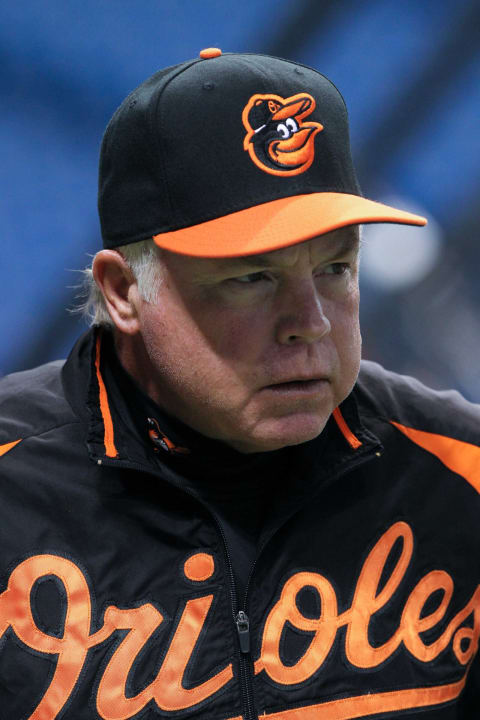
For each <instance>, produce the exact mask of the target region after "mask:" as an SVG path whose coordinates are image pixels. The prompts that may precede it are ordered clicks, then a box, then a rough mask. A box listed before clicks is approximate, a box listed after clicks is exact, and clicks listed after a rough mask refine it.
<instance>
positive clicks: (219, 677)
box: [0, 331, 480, 720]
mask: <svg viewBox="0 0 480 720" xmlns="http://www.w3.org/2000/svg"><path fill="white" fill-rule="evenodd" d="M97 335H98V337H97ZM101 351H102V345H101V338H100V335H99V334H98V333H97V334H96V333H95V332H94V331H90V332H89V333H87V334H86V335H85V336H84V337H83V338H82V339H81V340H80V341H79V342H78V343H77V345H76V347H75V348H74V350H73V352H72V354H71V356H70V357H69V359H68V361H67V362H66V364H63V363H61V362H56V363H51V364H49V365H46V366H43V367H40V368H37V369H35V370H31V371H28V372H24V373H18V374H16V375H12V376H9V377H6V378H4V379H3V380H2V381H1V383H0V480H1V490H2V498H1V503H0V532H1V545H0V573H1V575H0V592H1V593H2V594H1V595H0V635H1V636H2V639H1V641H0V642H1V644H0V717H1V718H8V720H24V719H25V720H26V719H27V718H31V719H32V720H53V718H69V719H74V720H87V719H88V720H93V719H94V718H95V719H97V718H102V719H103V720H126V718H133V717H135V718H142V719H144V718H149V719H150V718H151V719H152V720H153V719H154V718H157V717H158V718H160V717H163V718H177V717H178V718H198V720H207V719H208V720H227V719H228V720H229V719H230V718H235V719H239V720H240V718H242V717H243V718H245V720H252V719H253V718H257V717H258V716H260V717H262V718H268V720H320V719H326V720H348V719H349V718H360V717H361V718H364V717H365V718H370V717H373V718H376V719H377V718H387V717H388V718H396V717H408V718H409V720H414V719H416V718H419V719H420V718H422V720H426V718H427V717H428V718H430V717H431V718H435V720H447V719H448V720H453V719H454V718H455V719H458V720H459V719H461V720H466V719H467V718H468V719H470V718H477V717H478V716H479V712H480V673H479V669H478V661H477V660H475V657H474V656H475V653H476V650H477V645H478V637H479V633H480V585H479V582H480V572H479V557H480V553H479V541H480V521H479V510H480V502H479V492H480V449H479V444H480V410H479V408H478V407H476V406H473V405H470V404H469V403H467V402H466V401H465V400H463V399H462V398H461V397H460V396H459V395H458V394H457V393H454V392H443V393H437V392H433V391H431V390H428V389H427V388H425V387H424V386H422V385H421V384H420V383H418V382H417V381H415V380H413V379H411V378H405V377H400V376H398V375H395V374H392V373H389V372H386V371H385V370H383V369H382V368H381V367H380V366H378V365H376V364H373V363H369V362H366V363H364V364H363V366H362V370H361V373H360V377H359V380H358V382H357V384H356V386H355V388H354V391H353V392H352V394H351V395H350V397H349V398H347V400H346V401H345V402H344V403H342V405H341V407H340V408H339V410H337V411H336V412H335V413H334V416H332V418H331V419H330V421H329V423H328V425H327V428H326V429H325V431H324V433H322V436H323V442H322V436H320V438H319V439H317V440H313V441H311V442H308V443H305V444H304V445H300V446H297V447H296V448H292V449H291V450H290V453H289V459H290V460H289V463H287V464H286V465H285V469H284V471H283V472H282V473H279V474H281V475H282V477H279V478H278V484H277V483H274V484H272V485H271V486H270V487H271V499H270V503H269V505H270V507H269V514H268V516H267V519H266V520H265V523H264V527H263V529H262V532H261V536H260V539H259V551H258V555H257V559H256V562H255V565H254V567H253V568H252V572H251V574H250V579H249V581H248V587H247V589H246V596H245V597H240V598H239V597H237V592H236V588H235V582H234V573H233V571H232V566H231V562H230V555H231V553H230V552H229V550H228V548H227V546H226V543H225V534H224V532H223V529H222V527H221V520H220V521H219V519H218V517H215V516H214V515H213V514H212V512H211V509H210V508H209V507H207V506H206V504H205V502H203V501H200V500H199V499H198V497H196V495H195V492H194V491H192V489H191V487H190V486H187V485H186V483H185V478H184V476H183V475H184V473H183V472H182V467H183V466H182V463H183V462H185V457H186V454H185V451H184V450H182V448H178V447H176V446H175V443H173V442H172V441H171V439H169V438H168V437H166V436H164V435H163V434H162V431H161V430H160V427H159V425H158V424H156V423H155V422H152V420H153V421H154V420H155V418H153V419H151V420H150V422H149V423H148V422H147V421H146V425H145V433H144V434H143V435H142V433H141V432H138V433H136V432H135V431H132V429H131V428H132V426H131V425H129V423H128V420H127V418H126V414H128V412H129V410H128V407H125V404H123V405H122V403H121V402H119V400H118V398H117V399H115V398H112V397H111V396H109V393H108V388H106V386H105V382H104V372H103V367H102V359H101ZM137 426H138V425H135V427H137ZM325 438H327V441H325ZM187 449H188V448H187ZM192 458H193V460H192ZM192 461H193V462H194V456H192V455H191V454H190V455H189V456H188V462H192Z"/></svg>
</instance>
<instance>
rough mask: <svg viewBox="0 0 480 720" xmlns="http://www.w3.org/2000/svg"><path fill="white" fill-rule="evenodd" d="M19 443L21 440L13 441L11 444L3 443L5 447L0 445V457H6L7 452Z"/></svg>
mask: <svg viewBox="0 0 480 720" xmlns="http://www.w3.org/2000/svg"><path fill="white" fill-rule="evenodd" d="M19 442H22V438H20V440H14V441H13V442H9V443H5V445H0V457H2V455H6V454H7V452H8V451H9V450H11V449H12V448H14V447H15V445H18V443H19Z"/></svg>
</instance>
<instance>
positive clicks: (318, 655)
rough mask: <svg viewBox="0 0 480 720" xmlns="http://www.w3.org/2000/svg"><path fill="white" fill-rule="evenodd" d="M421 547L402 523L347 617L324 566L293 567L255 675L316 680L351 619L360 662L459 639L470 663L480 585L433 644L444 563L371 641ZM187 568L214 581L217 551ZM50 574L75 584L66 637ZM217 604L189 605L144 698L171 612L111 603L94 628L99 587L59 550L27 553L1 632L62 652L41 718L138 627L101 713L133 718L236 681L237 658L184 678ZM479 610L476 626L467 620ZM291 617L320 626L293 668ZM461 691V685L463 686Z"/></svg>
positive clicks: (373, 663)
mask: <svg viewBox="0 0 480 720" xmlns="http://www.w3.org/2000/svg"><path fill="white" fill-rule="evenodd" d="M397 540H400V541H401V543H402V549H401V552H400V555H399V557H398V559H397V560H396V562H395V564H394V566H393V569H392V570H391V573H390V575H389V577H388V578H387V580H386V581H385V582H384V583H383V587H382V589H381V590H380V591H379V586H380V581H381V578H382V574H383V572H384V569H385V565H386V563H387V560H388V558H389V555H390V553H391V551H392V548H393V547H394V545H395V543H396V542H397ZM412 550H413V533H412V530H411V528H410V527H409V525H408V524H407V523H405V522H397V523H395V524H394V525H392V526H391V527H390V528H389V529H388V530H387V531H386V532H385V533H384V534H383V535H382V536H381V537H380V539H379V540H378V542H377V543H376V545H375V546H374V547H373V549H372V550H371V551H370V553H369V555H368V557H367V559H366V561H365V563H364V565H363V567H362V569H361V572H360V575H359V578H358V581H357V584H356V588H355V593H354V597H353V601H352V604H351V607H350V608H348V609H347V610H345V611H344V612H342V613H340V614H339V613H338V605H337V597H336V594H335V591H334V589H333V586H332V584H331V583H330V582H329V580H327V578H326V577H324V576H323V575H321V574H318V573H314V572H297V573H295V574H293V575H292V576H291V577H290V578H289V579H288V580H287V581H286V582H285V584H284V586H283V589H282V590H281V593H280V597H279V599H278V601H277V602H276V603H275V604H274V605H273V607H272V608H271V610H270V612H269V613H268V616H267V618H266V621H265V625H264V628H263V636H262V645H261V653H260V657H259V658H258V659H257V661H256V662H255V673H257V674H258V673H260V672H265V673H267V675H268V676H269V677H270V678H271V679H272V680H273V681H274V682H276V683H279V684H281V685H298V683H302V682H304V681H306V680H308V679H309V678H311V677H312V676H313V675H314V673H316V672H318V671H319V670H320V668H321V667H322V664H323V663H324V661H325V659H326V657H327V655H328V654H329V652H330V650H331V648H332V646H333V643H334V640H335V637H336V634H337V630H338V628H340V627H342V626H346V637H345V655H346V658H347V660H348V662H349V663H350V664H351V665H352V666H353V667H357V668H374V667H377V666H378V665H380V664H381V663H383V662H384V661H385V660H386V659H388V658H389V657H390V656H391V655H392V654H393V653H394V652H395V650H397V648H398V647H399V646H400V645H401V644H402V643H403V645H404V648H405V649H406V651H407V652H409V653H410V654H411V655H412V656H414V657H415V658H416V659H417V660H419V661H421V662H424V663H428V662H431V661H433V660H434V659H435V658H436V657H437V656H438V655H439V654H440V653H441V652H442V651H443V650H445V649H446V648H447V646H448V645H449V644H450V643H452V650H453V653H454V655H455V657H456V658H457V660H458V662H459V663H460V665H462V666H465V665H466V664H467V663H468V662H469V661H470V660H471V659H472V657H473V656H474V654H475V653H476V651H477V648H478V638H479V634H480V585H479V586H477V588H476V589H475V591H474V593H473V595H472V597H471V599H470V601H469V602H468V603H467V604H466V605H465V607H464V608H463V609H462V610H461V611H460V612H458V613H457V614H456V615H455V616H454V617H453V618H452V619H451V620H450V622H449V623H448V625H447V627H446V629H445V630H444V632H443V633H442V634H441V635H440V636H439V637H438V638H437V639H436V640H435V641H434V642H432V643H430V644H429V645H427V644H425V643H424V642H423V640H422V638H421V636H420V635H421V633H422V632H424V631H425V630H429V629H431V628H433V627H435V626H436V625H438V623H440V621H441V620H442V619H443V618H444V616H445V614H446V612H447V609H448V607H449V604H450V601H451V598H452V595H453V590H454V587H453V580H452V578H451V576H450V575H449V574H448V573H447V572H445V571H443V570H433V571H431V572H429V573H427V574H426V575H425V576H424V577H422V578H421V579H420V581H419V582H418V583H417V585H416V586H415V587H414V588H413V589H412V591H411V593H410V595H409V597H408V599H407V601H406V603H405V606H404V608H403V612H402V613H401V616H400V617H399V619H398V625H397V627H396V628H395V630H394V632H393V634H392V635H391V637H390V639H389V640H388V641H387V642H385V643H384V644H383V645H381V646H379V647H373V646H372V645H371V644H370V642H369V638H368V630H369V623H370V619H371V618H372V616H373V615H374V614H375V613H377V612H378V611H379V610H380V609H381V608H384V607H385V606H386V605H388V603H389V601H390V600H391V598H392V596H393V595H394V593H395V592H396V590H397V588H398V587H399V585H400V583H401V582H402V580H403V578H404V576H405V574H406V571H407V568H408V566H409V564H410V560H411V556H412ZM184 572H185V575H186V576H187V577H188V578H189V579H190V580H194V581H196V582H199V583H201V582H204V581H205V580H207V579H208V578H209V577H211V576H212V574H213V572H214V560H213V557H212V556H211V555H210V554H208V553H197V554H196V555H194V556H191V557H189V558H188V559H187V560H186V562H185V565H184ZM47 575H50V576H52V575H53V576H55V577H57V578H58V579H59V580H60V581H61V582H62V583H63V585H64V588H65V593H66V597H67V609H66V616H65V622H64V629H63V634H62V636H61V637H56V636H53V635H49V634H47V633H45V632H43V631H42V630H40V629H39V627H38V626H37V625H36V623H35V620H34V617H33V613H32V607H31V599H30V598H31V593H32V589H33V587H34V585H35V583H36V582H37V581H38V580H40V579H41V578H43V577H45V576H47ZM305 587H313V588H315V589H316V591H317V592H318V594H319V596H320V598H321V612H320V616H319V617H318V618H309V617H305V616H304V615H302V613H301V612H300V611H299V609H298V607H297V604H296V597H297V595H298V593H299V592H300V591H301V590H302V589H303V588H305ZM439 591H440V592H441V594H442V600H441V602H440V604H439V605H438V606H437V607H436V609H435V610H434V611H433V612H431V613H430V614H423V613H422V611H423V610H424V608H425V605H426V604H427V601H428V600H429V598H431V597H432V595H433V594H434V593H437V592H439ZM212 601H213V595H212V594H210V595H205V596H203V597H197V598H194V599H190V600H188V601H187V602H186V603H185V607H184V608H183V612H182V614H181V617H180V620H179V622H178V625H177V627H176V629H175V632H174V633H173V636H172V639H171V642H170V646H169V648H168V650H167V652H166V655H165V657H164V660H163V662H162V664H161V667H160V669H159V671H158V674H157V676H156V678H155V680H154V681H153V682H152V683H151V684H150V685H149V686H148V687H146V688H144V690H142V692H140V693H138V694H137V695H136V696H134V697H126V690H125V688H126V683H127V677H128V674H129V672H130V671H131V669H132V667H133V665H134V663H135V661H136V658H137V656H138V655H139V653H140V652H141V650H142V647H143V646H144V645H145V643H146V642H147V641H148V639H149V638H150V637H151V635H152V634H153V633H154V632H155V630H156V629H157V628H158V627H159V626H160V625H161V624H162V622H163V620H164V618H163V616H162V614H161V612H160V611H159V610H157V609H156V608H155V607H154V606H153V605H152V604H149V603H147V604H144V605H142V606H140V607H137V608H132V609H127V610H121V609H119V608H117V607H115V606H109V607H108V608H107V609H106V611H105V614H104V619H103V626H102V627H101V629H100V630H98V631H97V632H95V633H94V634H90V628H91V621H92V617H91V598H90V592H89V588H88V584H87V581H86V579H85V577H84V575H83V573H82V572H81V570H80V569H79V568H78V567H77V565H76V564H75V563H73V562H72V561H71V560H67V559H66V558H64V557H60V556H56V555H35V556H32V557H30V558H28V559H26V560H24V561H23V562H21V563H20V564H19V565H18V566H17V567H16V568H15V569H14V570H13V572H12V573H11V575H10V579H9V582H8V587H7V589H6V590H5V591H4V592H3V593H2V594H1V595H0V635H3V633H5V631H6V630H7V628H8V627H11V628H12V629H13V631H14V633H15V635H16V636H17V638H18V639H19V640H21V642H22V643H24V645H26V646H28V647H29V648H32V649H33V650H35V651H37V652H40V653H46V654H49V655H58V660H57V665H56V670H55V673H54V675H53V677H52V680H51V683H50V685H49V687H48V688H47V690H46V692H45V695H44V696H43V698H42V699H41V701H40V703H39V704H38V706H37V708H36V709H35V711H34V712H33V714H32V715H31V716H30V718H31V720H54V718H55V717H56V716H57V714H58V713H59V712H60V711H61V709H62V707H64V705H65V703H66V702H67V700H68V698H69V696H70V694H71V693H72V691H73V689H74V687H75V685H76V683H77V682H78V681H79V676H80V673H81V671H82V668H83V666H84V664H85V662H86V660H87V654H88V650H89V648H92V647H94V646H96V645H99V644H100V643H102V642H104V641H105V640H106V639H107V638H108V637H110V636H111V635H112V633H114V632H115V631H116V630H119V629H122V630H128V633H127V634H126V635H125V636H124V638H123V639H122V641H121V642H120V644H119V645H118V647H117V649H116V650H115V652H114V654H113V656H112V657H111V659H110V661H109V663H108V665H107V666H106V668H105V670H104V671H103V675H102V677H101V679H100V683H99V687H98V692H97V699H96V703H97V711H98V714H99V715H100V716H101V717H102V718H103V719H104V720H126V719H127V718H130V717H132V716H134V715H136V714H137V713H138V712H140V710H141V709H142V708H144V707H145V706H146V705H147V703H149V702H150V701H152V700H153V701H154V702H155V703H156V704H157V705H158V707H159V708H160V709H162V710H163V711H170V712H175V711H177V710H185V709H187V708H190V707H193V706H194V705H196V704H198V703H200V702H203V701H205V700H206V699H208V698H210V697H213V696H214V695H215V694H216V693H217V692H218V691H219V690H220V689H221V688H224V687H225V686H226V685H227V684H228V683H229V682H230V681H231V680H232V678H233V669H232V664H231V663H229V664H227V665H225V667H223V668H222V669H221V670H219V671H218V672H217V673H216V674H215V675H214V676H212V677H210V678H209V679H208V680H206V681H205V682H203V683H201V684H200V685H197V686H196V687H193V688H190V689H185V688H184V687H183V682H182V681H183V678H184V673H185V669H186V667H187V665H188V663H189V661H190V658H191V657H192V654H193V652H194V650H195V646H196V644H197V640H198V637H199V635H200V632H201V630H202V627H203V625H204V623H205V620H206V618H207V615H208V613H209V610H210V606H211V604H212ZM472 615H473V618H474V621H473V627H461V625H462V623H464V622H465V620H466V619H467V618H468V617H469V616H472ZM287 622H289V623H291V625H293V626H294V627H295V628H298V629H299V630H303V631H310V632H312V633H313V636H312V640H311V642H310V644H309V646H308V648H307V650H306V651H305V653H304V655H303V656H302V657H301V658H300V659H299V660H298V661H297V662H296V663H295V664H294V665H288V666H287V665H285V664H284V663H283V662H282V659H281V657H280V639H281V636H282V631H283V628H284V626H285V624H286V623H287ZM460 689H461V687H460V686H459V690H458V691H460Z"/></svg>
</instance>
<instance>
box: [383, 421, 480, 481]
mask: <svg viewBox="0 0 480 720" xmlns="http://www.w3.org/2000/svg"><path fill="white" fill-rule="evenodd" d="M390 422H391V423H392V425H395V427H396V428H398V430H400V431H401V432H402V433H403V434H404V435H406V436H407V437H408V438H409V439H410V440H411V441H412V442H414V443H416V445H419V446H420V447H422V448H423V449H424V450H427V452H429V453H432V455H436V457H437V458H438V459H439V460H441V462H442V463H443V464H444V465H446V466H447V467H448V468H449V470H452V471H453V472H455V473H457V474H458V475H461V476H462V477H463V478H465V480H466V481H467V482H469V483H470V485H471V486H472V487H474V488H475V490H476V491H477V492H478V493H480V448H479V447H477V446H476V445H471V444H470V443H467V442H463V441H462V440H455V439H454V438H450V437H446V436H445V435H436V434H435V433H429V432H425V431H424V430H415V429H414V428H409V427H405V425H400V423H397V422H394V421H393V420H391V421H390Z"/></svg>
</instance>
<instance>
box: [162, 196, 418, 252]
mask: <svg viewBox="0 0 480 720" xmlns="http://www.w3.org/2000/svg"><path fill="white" fill-rule="evenodd" d="M366 223H399V224H402V225H426V224H427V221H426V219H425V218H424V217H421V216H420V215H414V214H413V213H409V212H405V211H403V210H397V209H396V208H393V207H390V206H389V205H383V204H382V203H378V202H374V201H373V200H367V199H366V198H363V197H359V196H358V195H348V194H346V193H334V192H324V193H311V194H309V195H294V196H292V197H286V198H280V199H279V200H272V201H271V202H267V203H262V204H261V205H254V206H253V207H250V208H246V209H245V210H239V211H238V212H235V213H231V214H230V215H223V216H222V217H219V218H215V219H214V220H208V221H207V222H203V223H200V224H198V225H192V226H190V227H186V228H182V229H181V230H174V231H172V232H165V233H160V234H159V235H154V236H153V240H154V241H155V243H156V244H157V245H158V246H159V247H161V248H164V249H165V250H170V251H171V252H175V253H179V254H180V255H190V256H193V257H211V258H215V257H218V258H221V257H239V256H241V255H255V254H256V253H264V252H271V251H273V250H280V249H281V248H284V247H288V246H289V245H296V244H297V243H300V242H304V241H305V240H310V239H311V238H314V237H317V236H318V235H324V234H325V233H328V232H331V231H332V230H337V229H338V228H341V227H345V226H347V225H357V224H359V225H360V224H366Z"/></svg>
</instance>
